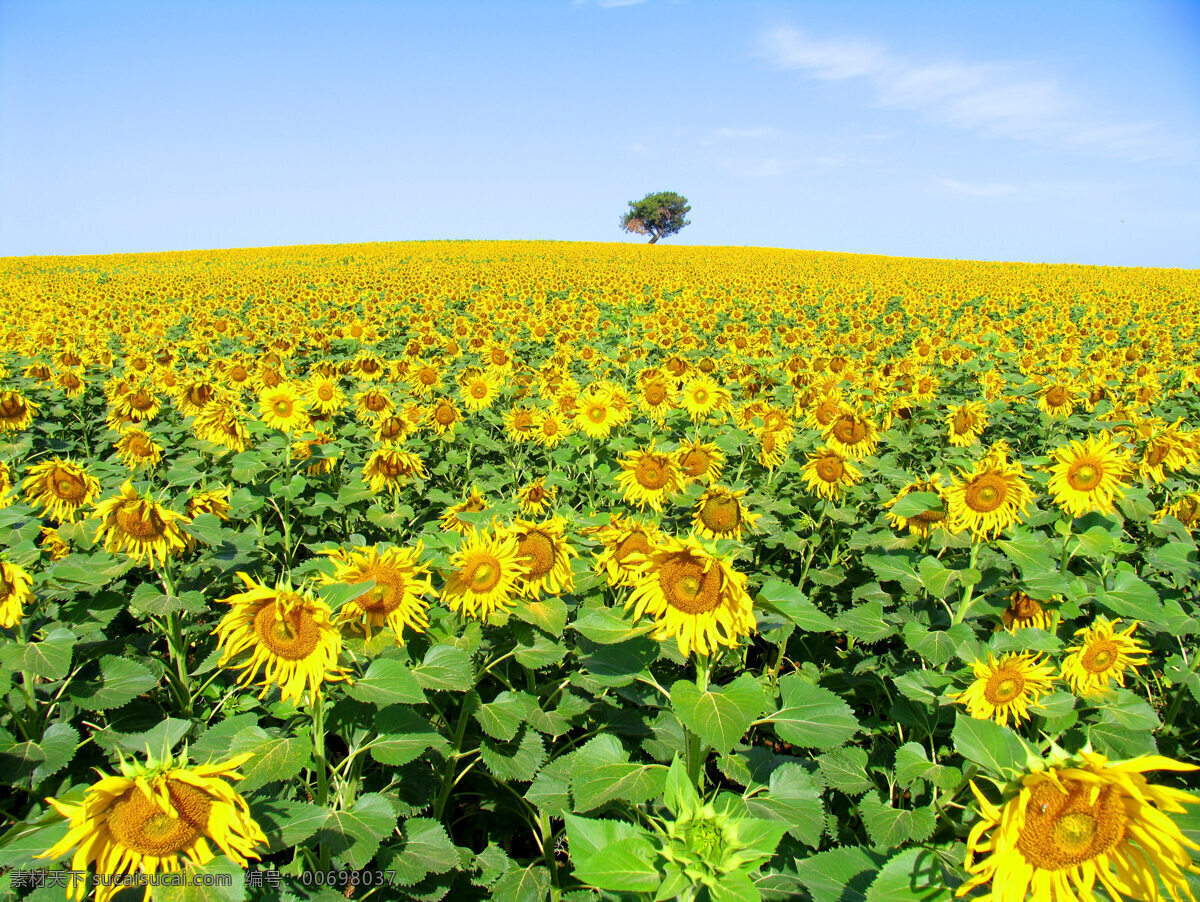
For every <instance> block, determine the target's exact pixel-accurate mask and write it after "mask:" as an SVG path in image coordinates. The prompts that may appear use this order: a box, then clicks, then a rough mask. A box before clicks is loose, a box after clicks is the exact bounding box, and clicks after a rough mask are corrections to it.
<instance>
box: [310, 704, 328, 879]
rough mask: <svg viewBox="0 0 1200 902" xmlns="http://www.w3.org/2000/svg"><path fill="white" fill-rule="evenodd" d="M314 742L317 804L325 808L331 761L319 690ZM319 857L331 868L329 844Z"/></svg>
mask: <svg viewBox="0 0 1200 902" xmlns="http://www.w3.org/2000/svg"><path fill="white" fill-rule="evenodd" d="M312 743H313V766H314V769H315V770H316V772H317V805H319V806H320V807H321V808H325V807H326V806H328V804H329V762H328V761H326V760H325V699H324V696H322V695H321V693H320V692H319V691H318V692H314V693H313V700H312ZM319 858H320V864H319V867H320V869H321V870H322V871H327V870H329V846H328V844H326V843H321V844H320V853H319Z"/></svg>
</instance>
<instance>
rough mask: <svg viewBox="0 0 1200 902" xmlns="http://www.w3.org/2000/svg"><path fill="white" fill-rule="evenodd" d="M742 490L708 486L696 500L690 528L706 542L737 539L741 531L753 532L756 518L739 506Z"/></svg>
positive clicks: (743, 492) (744, 507)
mask: <svg viewBox="0 0 1200 902" xmlns="http://www.w3.org/2000/svg"><path fill="white" fill-rule="evenodd" d="M745 496H746V490H745V489H738V490H736V491H734V490H732V489H727V488H724V487H723V486H719V485H714V486H709V487H708V488H707V489H705V490H704V493H703V494H702V495H701V496H700V497H699V498H698V499H697V500H696V506H695V508H693V510H692V526H693V528H695V530H696V532H697V533H699V534H700V535H702V536H704V537H705V538H706V539H741V537H742V531H743V530H753V529H754V526H755V524H756V523H757V522H758V518H759V517H760V516H761V515H760V514H752V513H750V511H749V510H747V509H746V506H745V505H744V504H743V503H742V498H744V497H745Z"/></svg>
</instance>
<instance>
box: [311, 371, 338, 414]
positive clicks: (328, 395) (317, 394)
mask: <svg viewBox="0 0 1200 902" xmlns="http://www.w3.org/2000/svg"><path fill="white" fill-rule="evenodd" d="M304 397H305V398H306V399H307V400H308V403H309V405H310V406H311V407H312V409H313V410H315V411H317V412H318V413H322V414H326V415H328V414H333V413H337V412H338V411H339V410H341V409H342V407H343V406H344V405H345V403H346V393H345V392H344V391H342V386H341V385H340V384H339V383H338V378H337V376H336V375H332V374H329V375H323V374H321V373H314V374H312V375H311V376H309V379H308V384H307V385H306V386H305V387H304Z"/></svg>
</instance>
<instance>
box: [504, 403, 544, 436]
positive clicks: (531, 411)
mask: <svg viewBox="0 0 1200 902" xmlns="http://www.w3.org/2000/svg"><path fill="white" fill-rule="evenodd" d="M504 432H505V433H506V434H507V435H508V437H509V438H510V439H511V440H512V441H514V442H529V441H533V438H534V435H535V434H536V432H537V409H536V408H533V407H510V408H509V409H508V410H506V411H505V412H504Z"/></svg>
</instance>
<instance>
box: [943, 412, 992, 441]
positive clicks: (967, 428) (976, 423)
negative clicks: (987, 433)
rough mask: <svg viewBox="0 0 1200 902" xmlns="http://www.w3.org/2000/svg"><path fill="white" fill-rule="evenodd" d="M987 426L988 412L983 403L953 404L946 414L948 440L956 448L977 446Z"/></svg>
mask: <svg viewBox="0 0 1200 902" xmlns="http://www.w3.org/2000/svg"><path fill="white" fill-rule="evenodd" d="M987 424H988V419H987V410H986V408H984V406H983V402H982V401H968V402H967V403H966V404H951V405H950V409H949V411H948V412H947V414H946V430H947V432H948V433H949V436H948V438H949V441H950V444H951V445H953V446H954V447H955V448H968V447H970V446H971V445H973V444H975V443H976V442H977V441H979V436H980V435H981V434H982V433H983V430H984V429H986V428H987Z"/></svg>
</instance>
